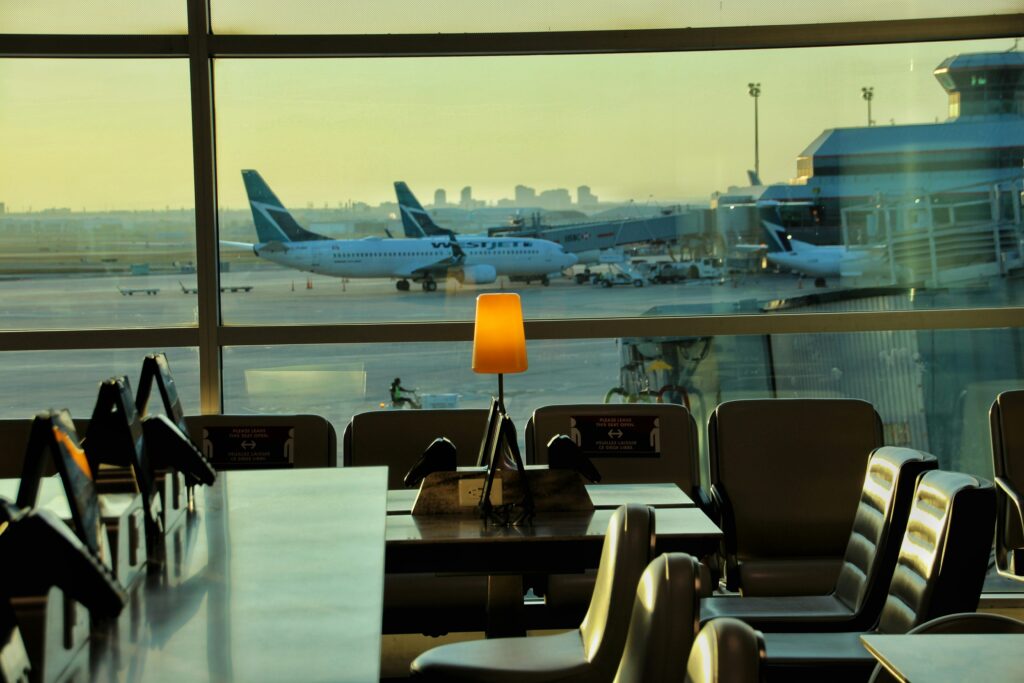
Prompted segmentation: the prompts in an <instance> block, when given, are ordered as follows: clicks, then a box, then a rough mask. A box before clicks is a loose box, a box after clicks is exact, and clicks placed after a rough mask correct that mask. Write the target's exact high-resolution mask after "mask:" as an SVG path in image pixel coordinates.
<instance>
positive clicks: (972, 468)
mask: <svg viewBox="0 0 1024 683" xmlns="http://www.w3.org/2000/svg"><path fill="white" fill-rule="evenodd" d="M884 298H885V300H886V301H885V302H884V304H885V305H887V306H889V308H890V310H899V309H900V307H904V306H906V304H907V299H908V297H907V296H906V295H899V294H892V295H887V296H885V297H884ZM878 303H880V304H881V303H883V302H878ZM844 305H845V304H844V302H831V303H828V302H826V303H821V304H819V305H818V307H817V308H816V309H815V310H819V311H823V312H824V311H835V310H841V309H842V308H843V306H844ZM471 346H472V345H471V344H470V343H469V342H465V343H457V344H440V343H417V344H400V345H380V344H352V345H331V346H319V345H318V346H287V347H232V348H227V349H225V352H224V365H225V369H224V385H225V387H224V397H225V398H224V402H225V409H226V411H227V412H239V413H249V412H284V413H299V412H312V413H317V414H321V415H323V416H325V417H327V418H328V419H329V420H330V421H331V422H332V423H334V425H335V428H336V429H337V430H338V431H339V432H341V431H342V430H343V429H344V425H345V424H346V423H347V422H348V420H349V419H350V418H351V416H352V415H353V414H355V413H359V412H364V411H373V410H389V409H392V408H391V401H390V396H389V389H388V388H389V386H390V383H391V382H392V381H393V379H394V377H396V376H398V377H400V378H401V382H402V385H403V386H405V387H407V388H410V389H415V390H416V391H417V393H418V395H419V397H420V399H421V401H422V405H423V407H424V408H455V407H458V408H486V407H487V406H488V405H489V402H490V397H491V394H492V393H493V391H494V387H493V383H492V382H491V381H488V377H487V376H486V375H484V376H481V375H476V374H474V373H473V372H472V371H471V370H470V355H471ZM1021 348H1024V331H1022V330H1019V329H986V330H969V331H959V330H922V331H888V332H884V331H883V332H858V333H844V334H788V335H770V336H763V335H751V336H719V337H713V338H712V337H672V338H653V339H652V338H639V337H622V338H620V339H617V340H613V339H595V340H583V339H579V340H565V341H528V350H529V358H530V367H529V369H528V370H527V371H526V372H524V373H521V374H517V375H510V376H509V377H508V378H506V382H505V400H506V404H507V407H508V412H509V414H510V415H511V416H512V418H513V421H514V422H515V424H516V425H518V426H519V427H520V430H522V428H523V427H524V426H525V425H526V421H527V420H528V418H529V417H530V415H531V414H532V412H533V411H534V410H535V409H536V408H538V407H540V406H543V405H549V404H555V403H602V402H606V403H617V402H630V403H635V402H652V403H654V402H659V401H661V402H672V403H680V404H683V405H685V406H687V407H688V408H689V409H690V411H691V413H692V414H693V415H694V418H695V419H696V421H697V423H698V425H705V426H706V424H707V420H708V418H709V417H710V414H711V412H712V411H713V410H714V408H715V406H717V405H718V404H719V403H722V402H724V401H730V400H735V399H744V398H771V397H775V398H816V397H818V398H858V399H862V400H866V401H868V402H870V403H871V404H872V405H874V407H875V409H876V410H877V411H878V413H879V415H880V416H881V418H882V422H883V426H884V432H885V443H886V444H889V445H894V446H908V447H912V448H918V449H921V450H925V451H929V452H932V453H934V454H935V455H936V456H937V457H938V458H939V460H940V462H941V463H942V466H943V467H945V468H948V469H955V470H961V471H967V472H972V473H976V474H980V475H982V476H986V477H988V476H991V467H992V466H991V459H992V455H991V451H990V448H989V439H988V417H987V416H988V408H989V406H990V405H991V403H992V401H993V400H994V399H995V397H996V395H997V394H998V393H999V392H1001V391H1006V390H1009V389H1015V388H1024V354H1021V353H1019V350H1020V349H1021ZM1014 349H1016V350H1017V351H1013V350H1014ZM793 428H794V429H797V428H799V425H793ZM701 431H702V432H703V427H702V429H701ZM519 438H520V442H521V445H523V444H522V439H523V435H522V433H520V435H519ZM701 442H702V443H701V447H702V449H703V450H704V452H705V453H706V444H705V443H704V437H703V435H702V436H701ZM524 447H525V446H524ZM705 465H706V462H705Z"/></svg>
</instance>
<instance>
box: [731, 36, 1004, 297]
mask: <svg viewBox="0 0 1024 683" xmlns="http://www.w3.org/2000/svg"><path fill="white" fill-rule="evenodd" d="M934 73H935V77H936V78H937V79H938V81H939V84H940V85H941V86H942V87H943V88H944V89H945V90H946V92H947V93H948V95H949V119H948V120H947V121H945V122H942V123H924V124H911V125H892V126H870V127H856V128H833V129H829V130H826V131H824V132H822V133H821V134H820V135H819V136H818V137H817V138H816V139H815V140H814V141H813V142H811V144H810V145H808V146H807V148H806V149H804V150H803V152H801V153H800V155H799V156H798V157H797V169H796V171H797V175H796V177H795V178H793V179H792V180H790V181H789V182H785V183H775V184H771V185H755V186H750V187H743V188H737V187H733V188H730V189H729V190H728V191H727V192H725V193H722V194H719V195H718V196H716V197H713V199H712V207H713V210H714V212H715V217H716V225H717V227H718V230H719V233H720V234H721V235H722V238H723V240H724V242H725V243H726V244H727V245H735V244H743V243H754V242H763V241H764V237H763V235H762V224H761V223H762V220H763V219H766V220H770V221H772V222H775V223H778V224H781V225H783V226H784V227H786V228H787V229H788V232H789V234H790V235H791V237H792V238H793V239H797V240H801V241H804V242H809V243H811V244H847V245H850V246H858V245H862V246H867V245H879V244H888V243H891V242H893V239H894V237H895V235H896V233H898V232H903V233H904V234H905V236H910V237H912V238H928V240H929V243H928V244H926V245H923V246H922V244H916V243H915V244H912V245H910V246H908V250H909V251H914V252H920V251H921V250H922V249H924V250H926V251H931V252H932V253H930V254H928V258H929V261H931V262H932V263H930V264H929V265H928V266H927V268H930V269H932V270H936V269H940V268H942V264H941V263H938V261H941V251H942V250H943V245H942V242H943V236H942V235H938V234H936V235H930V236H929V234H926V233H929V232H930V231H932V230H940V231H941V230H945V231H946V232H947V233H949V235H947V236H951V237H953V238H954V239H953V240H952V241H950V240H947V241H949V242H950V244H949V245H947V246H948V248H950V249H953V250H955V251H956V252H957V255H958V256H959V258H960V261H959V262H957V263H953V264H950V267H957V268H959V267H962V266H964V265H965V259H966V260H967V261H969V262H971V263H977V262H979V261H987V262H990V263H992V264H994V267H995V269H996V270H997V271H999V272H1005V262H1006V259H1007V258H1010V257H1012V256H1013V254H1014V253H1017V256H1016V258H1017V259H1018V260H1019V251H1020V237H1021V235H1020V201H1019V196H1020V189H1021V179H1022V176H1024V53H1022V52H1016V51H1011V52H995V53H991V52H989V53H975V54H961V55H955V56H952V57H950V58H948V59H946V60H944V61H943V62H942V63H941V64H939V65H938V67H936V69H935V72H934ZM925 207H931V208H929V209H928V210H927V211H924V210H923V209H924V208H925ZM993 226H994V227H993ZM910 233H913V234H910ZM982 233H984V234H985V236H986V237H987V239H986V240H982V242H983V243H982V244H976V245H974V246H972V247H970V248H969V249H968V250H966V251H965V250H964V248H963V244H962V242H963V240H964V239H966V236H967V235H973V236H975V237H977V236H978V235H981V234H982ZM912 241H913V239H912ZM975 241H976V240H975ZM897 249H898V247H897ZM936 251H938V252H940V253H939V254H935V253H934V252H936ZM933 257H936V258H933ZM894 259H895V262H894V260H893V259H890V264H889V265H891V266H892V270H899V265H900V264H899V262H898V261H899V254H895V255H894ZM1000 262H1003V265H1000ZM914 265H915V268H911V270H913V271H914V272H915V273H918V274H920V271H921V268H919V267H916V265H917V264H914ZM891 279H896V280H900V279H901V278H900V277H898V276H897V277H895V278H891ZM903 279H906V278H903ZM910 279H911V280H913V278H912V277H911V278H910ZM932 280H933V281H934V278H932ZM910 283H912V282H908V284H910Z"/></svg>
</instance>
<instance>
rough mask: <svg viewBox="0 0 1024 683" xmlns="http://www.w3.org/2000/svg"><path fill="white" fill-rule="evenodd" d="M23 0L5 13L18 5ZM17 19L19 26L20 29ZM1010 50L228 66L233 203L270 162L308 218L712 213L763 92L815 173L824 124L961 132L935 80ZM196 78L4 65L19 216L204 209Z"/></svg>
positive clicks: (220, 77)
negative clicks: (959, 59)
mask: <svg viewBox="0 0 1024 683" xmlns="http://www.w3.org/2000/svg"><path fill="white" fill-rule="evenodd" d="M4 2H5V0H0V6H2V5H3V3H4ZM2 16H3V15H2V13H0V17H2ZM1012 46H1013V42H1012V41H1009V40H995V41H971V42H961V43H927V44H914V45H896V46H869V47H843V48H807V49H790V50H760V51H728V52H713V53H712V52H706V53H662V54H641V55H582V56H532V57H474V58H412V59H302V60H288V59H270V60H265V59H258V60H257V59H251V60H244V59H234V60H218V61H217V62H216V63H215V72H214V76H215V93H216V117H217V134H218V147H217V155H218V171H219V173H218V176H219V188H218V189H219V196H220V200H221V205H222V206H225V207H233V208H241V207H244V206H245V197H244V190H243V187H242V182H241V176H240V173H239V171H240V170H241V169H244V168H255V169H258V170H259V171H260V172H261V173H262V175H263V176H264V178H265V179H266V180H267V181H268V182H269V183H270V185H271V187H272V188H273V189H274V190H275V192H277V194H278V196H279V197H280V198H281V199H282V200H283V201H284V203H285V204H286V205H288V206H296V207H304V206H307V205H308V204H310V203H313V204H314V205H316V206H322V205H324V204H325V203H326V204H328V205H330V206H336V205H338V203H340V202H345V201H347V200H360V201H366V202H369V203H372V204H376V203H379V202H381V201H389V200H393V190H392V183H393V181H395V180H405V181H406V182H408V183H409V184H410V186H411V187H412V189H413V190H414V191H415V192H416V193H417V194H418V195H419V196H420V199H421V200H422V201H424V202H425V203H429V202H430V201H432V198H433V192H434V190H435V189H436V188H439V187H440V188H445V189H446V190H447V192H448V196H449V201H451V200H452V198H453V197H457V195H458V192H459V190H460V189H461V188H462V187H463V186H465V185H470V186H472V187H473V192H474V197H476V198H478V199H484V200H487V201H490V202H493V201H495V200H497V199H499V198H502V197H511V196H512V194H513V188H514V186H515V185H516V184H520V183H522V184H525V185H529V186H532V187H534V188H536V189H537V190H538V191H542V190H545V189H550V188H555V187H566V188H569V189H570V191H571V192H572V194H573V195H574V196H575V191H576V187H577V186H578V185H583V184H586V185H589V186H590V187H591V189H592V191H593V192H594V193H595V194H597V195H598V197H600V198H601V199H602V200H614V201H627V200H629V199H633V200H634V201H637V202H640V203H643V202H649V201H653V202H669V201H674V200H680V199H683V200H687V199H691V200H692V199H700V198H703V199H704V200H707V199H708V198H709V197H710V194H711V193H712V192H714V191H716V190H719V191H723V190H726V189H727V188H728V186H729V185H742V184H745V183H746V180H745V171H746V169H748V168H752V167H753V157H754V153H753V128H754V126H753V113H754V112H753V105H754V102H753V99H752V98H751V97H750V96H749V95H748V93H747V84H748V83H749V82H758V83H760V84H761V90H762V94H761V97H760V98H759V99H758V108H759V112H758V113H759V132H760V158H761V176H762V178H763V179H764V180H765V181H767V182H775V181H785V180H787V179H789V178H791V177H793V176H794V175H795V169H796V159H797V156H798V155H799V153H800V152H801V151H802V150H803V149H804V148H805V147H807V146H808V145H809V144H810V143H811V142H812V141H813V140H814V139H815V138H816V137H817V136H818V135H819V134H820V133H821V132H822V131H823V130H825V129H828V128H834V127H844V126H862V125H865V123H866V118H867V115H866V103H865V102H864V100H863V99H861V88H862V87H864V86H871V87H873V88H874V100H873V103H872V105H873V118H874V119H875V121H876V122H877V124H878V125H889V124H890V122H895V123H897V124H905V123H930V122H935V121H936V120H940V121H941V120H945V118H946V116H947V98H946V94H945V92H944V91H943V90H942V88H941V87H940V86H939V85H938V83H937V81H936V80H935V79H934V76H933V75H932V70H933V69H934V68H935V66H937V65H938V64H939V62H941V61H942V60H943V59H944V58H946V57H948V56H951V55H953V54H957V53H963V52H979V51H990V50H992V51H1002V50H1007V49H1009V48H1011V47H1012ZM188 98H189V87H188V65H187V62H186V61H185V60H182V59H164V60H36V59H20V60H13V59H6V60H0V102H2V103H3V106H2V107H0V149H2V150H3V158H4V161H5V163H3V164H0V202H5V203H6V205H7V208H8V210H9V211H25V210H28V209H29V208H30V207H31V209H32V210H39V209H42V208H47V207H69V208H71V209H73V210H75V211H78V210H82V209H86V210H98V211H103V210H113V209H162V208H164V207H168V206H169V207H172V208H178V207H190V206H192V205H193V204H194V195H193V189H192V166H191V154H192V145H191V138H190V133H191V132H190V126H191V119H190V111H189V101H188Z"/></svg>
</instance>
